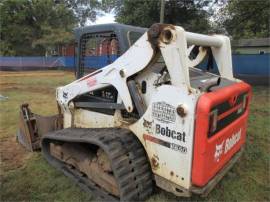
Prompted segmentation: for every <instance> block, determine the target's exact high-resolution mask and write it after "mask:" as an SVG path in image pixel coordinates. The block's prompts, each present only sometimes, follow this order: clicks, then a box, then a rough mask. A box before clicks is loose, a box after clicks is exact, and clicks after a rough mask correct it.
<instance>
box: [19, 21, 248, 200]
mask: <svg viewBox="0 0 270 202" xmlns="http://www.w3.org/2000/svg"><path fill="white" fill-rule="evenodd" d="M119 33H120V31H119V30H116V31H115V32H114V33H113V34H112V33H108V32H103V33H101V32H97V33H95V34H93V35H87V33H85V32H81V39H80V41H79V42H78V43H79V47H78V50H77V52H78V55H79V57H78V69H79V70H78V71H77V74H76V75H77V78H78V79H77V80H75V81H74V82H72V83H70V84H68V85H66V86H62V87H58V88H57V90H56V101H57V105H58V108H59V114H58V115H55V116H52V117H40V116H37V115H35V114H33V113H32V112H31V111H30V109H29V108H28V106H27V105H23V106H22V108H21V111H22V112H21V123H22V124H21V125H22V126H21V127H20V131H19V133H18V139H19V141H21V142H23V141H22V139H24V140H28V142H27V144H26V145H28V148H30V150H34V149H38V148H40V147H41V150H42V153H43V155H44V157H45V158H46V159H47V161H48V162H49V163H50V164H51V165H52V166H54V167H55V168H57V169H59V170H62V171H63V172H64V173H65V174H66V175H67V176H69V177H71V178H72V179H74V181H75V182H76V183H78V184H79V185H80V186H81V187H82V188H83V189H84V190H86V191H91V192H92V193H94V194H95V195H96V196H98V197H100V198H102V199H103V200H106V201H115V200H116V201H117V200H122V201H142V200H145V199H146V198H147V197H148V196H150V195H151V193H152V191H153V187H154V186H158V187H160V188H161V189H164V190H166V191H168V192H172V193H173V194H175V195H177V196H182V197H183V196H185V197H189V196H191V195H192V194H198V195H202V196H205V195H207V194H208V193H209V192H210V191H211V190H212V189H213V188H214V187H215V185H216V184H217V183H218V182H219V181H220V180H221V179H222V177H223V176H224V175H225V174H226V173H227V172H228V170H229V169H230V168H231V167H232V166H233V165H234V164H235V162H236V161H237V160H238V159H239V157H240V155H241V153H242V151H243V146H244V143H245V139H246V128H247V118H248V111H249V103H250V99H251V88H250V86H249V85H248V84H246V83H244V82H242V81H240V80H237V79H235V78H234V77H233V70H232V59H231V47H230V41H229V38H228V37H226V36H221V35H212V36H207V35H201V34H195V33H191V32H186V31H185V30H184V29H183V28H182V27H179V26H173V25H167V24H154V25H152V26H151V27H150V29H149V30H148V31H146V32H145V33H144V34H142V36H141V37H140V38H139V39H138V40H137V41H136V42H135V43H134V44H133V45H132V46H131V47H130V48H129V49H128V50H126V51H124V52H123V54H120V55H121V56H120V57H118V58H115V59H114V61H111V63H110V64H108V65H107V66H105V67H104V68H101V69H98V70H97V71H94V72H92V73H90V74H86V75H84V73H85V72H86V71H85V68H84V67H85V66H86V65H87V64H88V65H90V63H91V62H92V61H91V60H92V59H93V58H96V57H102V52H104V51H105V52H106V51H109V52H110V53H111V55H113V54H114V53H117V48H118V49H119V47H120V49H121V40H120V39H117V40H116V38H117V36H118V35H117V34H119ZM125 33H127V32H125ZM98 34H99V35H100V36H101V35H102V36H105V35H106V36H108V37H111V38H110V39H109V40H107V41H106V40H101V41H102V42H101V45H100V46H99V47H97V48H96V49H95V48H93V47H92V45H93V44H94V43H92V42H91V40H93V39H94V37H95V36H97V35H98ZM89 41H90V42H89ZM88 42H89V43H88ZM91 47H92V48H91ZM104 47H105V48H104ZM87 49H88V50H87ZM107 53H108V52H107ZM110 57H111V56H110ZM106 58H107V59H108V58H109V57H107V56H106ZM111 58H112V57H111ZM205 65H207V67H211V66H216V68H217V69H218V72H219V74H213V73H210V72H209V71H206V70H208V69H209V68H207V69H206V70H201V69H200V68H198V67H200V66H205ZM40 128H41V129H40ZM31 131H32V132H31ZM22 137H23V138H22Z"/></svg>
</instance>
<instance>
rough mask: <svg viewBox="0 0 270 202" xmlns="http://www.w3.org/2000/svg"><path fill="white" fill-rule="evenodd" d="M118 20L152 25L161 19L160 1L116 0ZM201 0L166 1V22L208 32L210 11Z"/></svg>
mask: <svg viewBox="0 0 270 202" xmlns="http://www.w3.org/2000/svg"><path fill="white" fill-rule="evenodd" d="M114 3H115V12H116V21H117V22H120V23H124V24H130V25H135V26H142V27H150V26H151V25H152V24H153V23H157V22H159V20H160V1H158V0H147V1H144V0H136V1H132V0H124V1H123V2H122V4H121V3H119V1H115V2H114ZM202 6H203V5H202V4H201V3H200V1H182V0H168V1H165V14H164V22H165V23H169V24H174V25H180V26H183V27H184V28H185V29H186V30H189V31H194V32H207V31H208V30H209V28H210V26H209V23H208V20H207V17H208V13H207V12H206V11H205V10H203V9H202Z"/></svg>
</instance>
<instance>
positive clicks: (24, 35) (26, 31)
mask: <svg viewBox="0 0 270 202" xmlns="http://www.w3.org/2000/svg"><path fill="white" fill-rule="evenodd" d="M0 13H1V52H0V54H1V55H20V56H22V55H44V53H45V51H46V49H48V48H51V47H52V46H55V45H59V44H63V43H67V42H69V41H71V40H72V37H73V36H72V33H71V31H72V28H73V27H74V25H75V23H76V19H75V16H74V14H73V11H72V10H71V9H69V8H67V7H66V6H65V4H63V3H59V4H55V2H54V1H52V0H42V1H41V0H29V1H28V0H5V1H3V2H2V3H1V4H0Z"/></svg>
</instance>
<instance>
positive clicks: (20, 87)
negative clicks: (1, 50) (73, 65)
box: [0, 71, 270, 202]
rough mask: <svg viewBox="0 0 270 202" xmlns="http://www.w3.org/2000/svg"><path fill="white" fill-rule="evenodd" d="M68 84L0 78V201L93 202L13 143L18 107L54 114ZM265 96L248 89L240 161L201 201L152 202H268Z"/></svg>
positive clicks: (63, 78)
mask: <svg viewBox="0 0 270 202" xmlns="http://www.w3.org/2000/svg"><path fill="white" fill-rule="evenodd" d="M73 79H74V75H73V73H72V72H64V71H36V72H0V94H1V95H2V96H5V97H7V98H6V99H5V98H1V97H0V99H1V100H0V152H1V159H0V160H1V164H0V166H1V168H0V171H1V172H0V183H1V189H0V200H1V201H94V200H95V198H94V197H93V196H91V195H89V194H87V193H84V192H83V191H81V190H80V189H79V188H78V187H77V186H76V185H74V184H73V183H72V182H71V181H70V180H69V179H68V178H66V177H65V176H64V175H63V174H62V173H60V172H58V171H56V170H55V169H53V168H52V167H51V166H50V165H48V164H47V162H46V161H45V160H44V159H43V158H42V156H41V154H40V153H29V152H27V151H25V150H24V148H22V147H21V146H20V145H18V143H17V142H16V138H15V133H16V130H17V126H18V111H19V105H20V104H21V103H24V102H27V103H29V104H30V106H31V109H32V111H33V112H38V113H40V114H43V115H49V114H53V113H55V112H56V105H55V98H54V97H55V87H57V86H61V85H64V84H67V83H69V82H70V81H72V80H73ZM269 98H270V94H269V87H254V88H253V100H252V104H251V112H250V118H249V122H248V130H247V135H248V138H247V144H246V150H245V152H244V155H243V157H242V158H241V160H240V161H239V162H238V163H237V164H236V165H235V166H234V167H233V169H232V170H231V171H230V172H229V173H228V174H227V175H226V177H225V178H224V179H223V180H222V181H221V182H220V183H219V184H218V185H217V187H216V188H215V189H214V190H213V191H212V192H211V193H210V194H209V196H208V197H207V198H200V197H198V196H193V197H192V198H190V199H186V198H179V197H178V198H177V197H175V196H173V195H172V194H169V193H167V192H165V191H161V190H159V189H157V190H156V191H155V193H154V194H153V196H152V197H151V198H149V199H148V201H149V202H154V201H181V200H183V201H186V200H189V201H270V179H269V162H270V155H269V153H270V147H269V143H270V139H269V134H270V121H269V120H270V106H269V102H270V99H269Z"/></svg>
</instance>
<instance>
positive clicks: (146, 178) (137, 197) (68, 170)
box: [42, 128, 153, 201]
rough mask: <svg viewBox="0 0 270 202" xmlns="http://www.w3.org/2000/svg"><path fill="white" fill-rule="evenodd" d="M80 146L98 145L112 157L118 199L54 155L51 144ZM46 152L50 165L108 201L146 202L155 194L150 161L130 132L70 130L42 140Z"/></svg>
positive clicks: (117, 130)
mask: <svg viewBox="0 0 270 202" xmlns="http://www.w3.org/2000/svg"><path fill="white" fill-rule="evenodd" d="M55 141H56V142H59V141H60V142H73V143H75V142H77V143H89V144H94V145H98V146H99V147H100V148H102V149H103V150H104V151H105V153H106V154H107V155H108V157H109V159H110V162H111V166H112V170H113V173H114V176H115V178H116V181H117V183H118V187H119V191H120V198H117V197H115V196H113V195H111V194H109V193H108V192H106V191H105V190H104V189H102V188H100V187H99V186H98V185H96V184H95V183H94V182H92V181H90V180H89V179H88V178H87V177H86V176H85V175H83V174H82V173H80V172H78V171H77V170H76V169H74V168H72V167H71V166H68V165H67V164H65V163H64V162H62V161H60V160H58V159H56V158H54V157H53V156H51V155H50V151H49V143H50V142H55ZM42 151H43V154H44V157H45V158H46V159H47V161H48V162H49V163H50V164H51V165H53V166H54V167H56V168H57V169H59V170H62V171H63V172H64V174H65V175H67V176H69V177H71V178H72V179H73V180H74V181H75V182H76V183H77V184H78V185H80V187H81V188H82V189H83V190H85V191H88V192H91V193H92V194H94V195H95V196H97V197H99V198H100V199H102V200H104V201H119V200H121V201H143V200H145V199H146V198H147V197H148V196H150V195H151V193H152V191H153V178H152V171H151V168H150V165H149V161H148V159H147V157H146V154H145V151H144V149H143V147H142V145H141V143H140V142H139V140H138V139H137V138H136V137H135V136H134V135H133V134H132V133H131V132H130V131H129V130H127V129H120V128H91V129H83V128H67V129H63V130H59V131H54V132H52V133H49V134H47V135H45V136H43V138H42Z"/></svg>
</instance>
